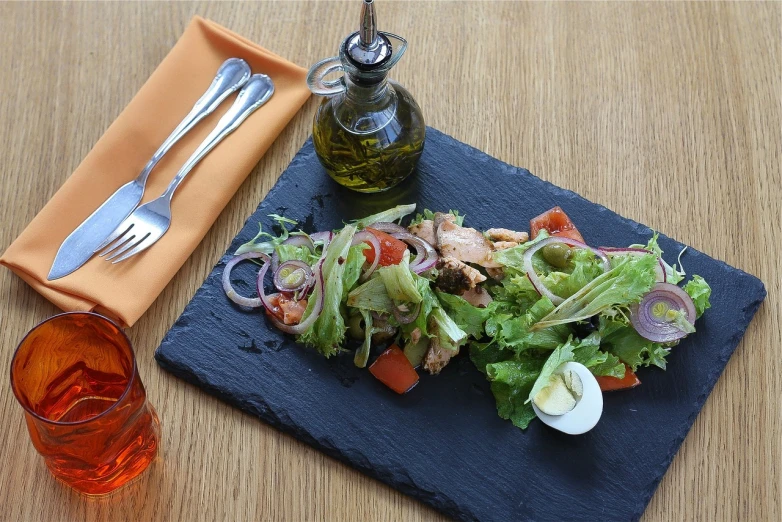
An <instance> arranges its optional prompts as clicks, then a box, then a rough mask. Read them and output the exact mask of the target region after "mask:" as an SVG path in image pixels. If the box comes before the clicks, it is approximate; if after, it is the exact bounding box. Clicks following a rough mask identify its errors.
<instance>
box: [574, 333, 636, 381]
mask: <svg viewBox="0 0 782 522" xmlns="http://www.w3.org/2000/svg"><path fill="white" fill-rule="evenodd" d="M600 341H601V339H600V334H599V333H597V332H593V333H591V334H590V335H589V336H587V337H585V338H584V339H581V340H580V341H578V343H577V346H576V347H575V348H573V361H575V362H577V363H581V364H583V365H584V366H586V367H587V368H588V369H589V371H590V372H591V373H592V375H595V376H597V377H601V376H608V377H618V378H620V379H621V378H622V377H624V376H625V365H624V364H623V363H622V361H620V360H619V358H618V357H617V356H615V355H613V354H610V353H607V352H604V351H601V350H600Z"/></svg>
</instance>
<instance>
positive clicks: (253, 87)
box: [160, 74, 274, 202]
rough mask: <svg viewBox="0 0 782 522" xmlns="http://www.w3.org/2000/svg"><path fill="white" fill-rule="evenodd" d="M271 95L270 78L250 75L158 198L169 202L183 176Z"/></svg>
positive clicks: (272, 92) (272, 84)
mask: <svg viewBox="0 0 782 522" xmlns="http://www.w3.org/2000/svg"><path fill="white" fill-rule="evenodd" d="M272 94H274V83H273V82H272V80H271V78H269V77H268V76H266V75H265V74H254V75H252V76H251V77H250V79H249V80H248V81H247V84H246V85H245V86H244V87H243V88H242V90H241V91H239V95H238V96H237V97H236V101H234V104H233V105H232V106H231V108H230V109H228V112H226V113H225V114H224V115H223V117H222V118H220V121H219V122H218V123H217V127H215V128H214V130H212V132H210V133H209V136H207V137H206V138H205V139H204V141H203V142H201V145H199V146H198V148H197V149H196V150H195V152H193V155H192V156H190V157H189V158H188V159H187V161H186V162H185V164H184V165H182V168H181V169H179V172H177V175H176V176H175V177H174V179H173V180H172V181H171V183H170V184H169V185H168V187H167V188H166V191H165V192H164V193H163V194H162V195H161V196H160V197H161V199H162V198H166V199H168V201H169V202H170V201H171V198H172V197H173V196H174V191H176V189H177V187H178V186H179V184H180V183H182V180H184V179H185V176H187V174H188V173H189V172H190V171H191V170H192V169H193V167H195V166H196V165H197V164H198V162H199V161H201V159H203V157H204V156H206V155H207V154H209V152H210V151H211V150H212V149H214V148H215V147H216V146H217V144H218V143H220V142H221V141H223V140H224V139H225V137H226V136H228V135H229V134H231V133H232V132H233V131H235V130H236V129H237V127H239V125H241V124H242V122H243V121H244V120H246V119H247V117H248V116H249V115H250V114H252V113H253V112H255V111H256V110H257V109H258V108H259V107H260V106H261V105H263V104H264V103H266V101H267V100H268V99H269V98H270V97H271V95H272Z"/></svg>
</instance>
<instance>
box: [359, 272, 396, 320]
mask: <svg viewBox="0 0 782 522" xmlns="http://www.w3.org/2000/svg"><path fill="white" fill-rule="evenodd" d="M347 305H348V306H350V307H352V308H358V309H359V310H374V311H375V312H381V313H386V314H390V313H392V311H393V308H394V301H392V300H391V298H390V297H388V292H387V291H386V285H384V284H383V280H382V279H380V277H378V276H376V277H373V278H372V279H370V280H369V281H367V282H366V283H364V284H362V285H361V286H358V287H356V288H354V289H353V290H351V292H350V293H349V294H348V299H347Z"/></svg>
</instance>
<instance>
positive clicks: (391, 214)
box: [354, 203, 415, 228]
mask: <svg viewBox="0 0 782 522" xmlns="http://www.w3.org/2000/svg"><path fill="white" fill-rule="evenodd" d="M412 212H415V203H411V204H409V205H397V206H395V207H394V208H389V209H388V210H384V211H383V212H378V213H377V214H372V215H371V216H367V217H365V218H363V219H359V220H357V221H356V222H355V223H354V224H355V225H356V226H357V227H358V228H364V227H367V226H370V225H373V224H375V223H381V222H382V223H390V222H392V221H397V220H399V219H402V218H403V217H405V216H406V215H408V214H410V213H412Z"/></svg>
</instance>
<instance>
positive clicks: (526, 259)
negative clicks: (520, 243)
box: [522, 236, 611, 306]
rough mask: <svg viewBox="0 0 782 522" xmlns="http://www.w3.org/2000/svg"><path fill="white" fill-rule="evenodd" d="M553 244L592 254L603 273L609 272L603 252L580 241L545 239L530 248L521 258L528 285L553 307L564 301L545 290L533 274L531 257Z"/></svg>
mask: <svg viewBox="0 0 782 522" xmlns="http://www.w3.org/2000/svg"><path fill="white" fill-rule="evenodd" d="M554 243H563V244H565V245H568V246H574V247H577V248H583V249H586V250H589V251H591V252H592V253H594V254H595V255H596V256H597V257H598V258H599V259H600V261H601V262H602V263H603V271H605V272H608V271H609V270H611V261H609V260H608V257H606V255H605V254H604V253H603V252H601V251H600V250H598V249H596V248H592V247H591V246H589V245H587V244H586V243H582V242H581V241H577V240H575V239H571V238H569V237H558V236H552V237H547V238H546V239H544V240H543V241H541V242H540V243H537V244H535V245H533V246H531V247H530V248H529V249H528V250H527V251H526V252H524V257H523V258H522V259H523V262H524V270H525V271H526V272H527V277H528V278H529V280H530V283H532V286H533V287H534V288H535V290H537V292H538V293H539V294H540V295H542V296H544V297H548V298H549V299H550V300H551V302H552V303H554V306H557V305H559V304H561V303H562V302H563V301H564V299H563V298H561V297H559V296H558V295H554V293H553V292H552V291H551V290H549V289H548V288H546V285H544V284H543V281H542V280H541V279H540V277H539V276H538V274H537V273H535V269H534V268H533V267H532V256H533V255H535V252H537V251H538V250H540V249H541V248H543V247H545V246H546V245H551V244H554Z"/></svg>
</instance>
